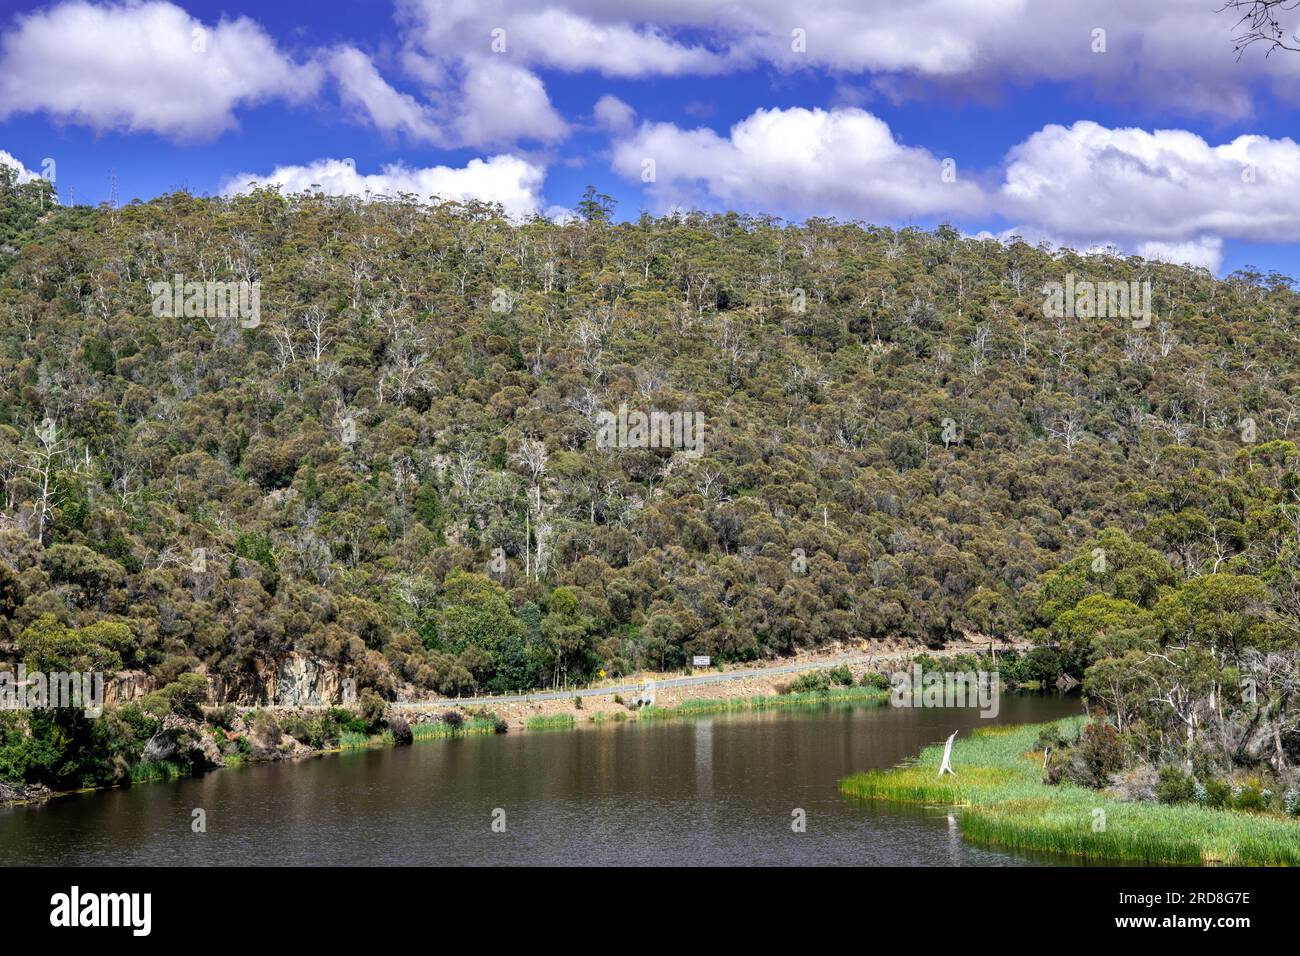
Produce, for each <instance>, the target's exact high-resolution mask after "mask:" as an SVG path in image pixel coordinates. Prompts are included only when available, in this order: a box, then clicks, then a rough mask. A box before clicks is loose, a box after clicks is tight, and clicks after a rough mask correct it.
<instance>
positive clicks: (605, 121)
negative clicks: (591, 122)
mask: <svg viewBox="0 0 1300 956" xmlns="http://www.w3.org/2000/svg"><path fill="white" fill-rule="evenodd" d="M592 115H593V116H594V117H595V118H596V123H597V125H599V126H600V127H601V129H606V130H609V131H610V132H615V133H622V132H624V131H626V130H628V129H631V127H632V121H633V120H634V119H636V110H634V109H632V107H630V106H628V105H627V104H626V103H624V102H623V101H622V100H620V99H619V98H618V97H617V96H611V95H610V94H608V93H607V94H605V95H604V96H602V97H601V98H600V99H598V100H596V105H595V107H594V108H593V109H592Z"/></svg>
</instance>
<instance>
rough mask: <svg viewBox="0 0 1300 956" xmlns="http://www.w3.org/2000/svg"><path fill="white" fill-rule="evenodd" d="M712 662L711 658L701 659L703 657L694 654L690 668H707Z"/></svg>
mask: <svg viewBox="0 0 1300 956" xmlns="http://www.w3.org/2000/svg"><path fill="white" fill-rule="evenodd" d="M712 662H713V661H712V658H709V657H703V656H701V655H699V654H696V655H695V657H693V658H692V659H691V666H692V667H708V666H709V665H710V664H711V663H712Z"/></svg>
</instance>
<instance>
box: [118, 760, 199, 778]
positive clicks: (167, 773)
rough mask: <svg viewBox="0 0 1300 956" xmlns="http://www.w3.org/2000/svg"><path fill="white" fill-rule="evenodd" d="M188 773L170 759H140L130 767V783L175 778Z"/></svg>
mask: <svg viewBox="0 0 1300 956" xmlns="http://www.w3.org/2000/svg"><path fill="white" fill-rule="evenodd" d="M187 773H189V771H188V770H187V769H185V768H184V767H182V766H181V765H180V764H177V763H173V762H172V761H170V760H142V761H140V763H137V764H134V765H132V767H131V782H132V783H147V782H149V781H151V780H175V779H176V778H177V777H181V776H184V775H185V774H187Z"/></svg>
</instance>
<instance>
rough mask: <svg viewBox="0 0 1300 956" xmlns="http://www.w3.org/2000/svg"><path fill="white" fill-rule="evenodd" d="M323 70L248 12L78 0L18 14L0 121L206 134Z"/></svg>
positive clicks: (290, 93)
mask: <svg viewBox="0 0 1300 956" xmlns="http://www.w3.org/2000/svg"><path fill="white" fill-rule="evenodd" d="M321 78H322V70H321V68H320V67H319V66H318V65H317V64H315V63H305V64H301V65H300V64H297V63H295V62H294V61H293V60H292V59H290V58H289V57H288V56H287V55H285V54H284V53H283V52H281V51H280V49H279V48H278V47H277V45H276V43H275V41H274V40H272V39H271V37H269V36H268V35H267V34H266V32H265V31H264V30H262V28H261V27H260V26H258V25H257V24H256V23H254V22H253V21H251V20H249V19H247V18H245V17H240V18H239V19H236V20H222V21H221V22H219V23H217V24H215V25H209V24H204V23H203V22H202V21H200V20H197V19H195V18H194V17H192V16H190V15H189V14H188V13H186V12H185V11H184V10H182V9H181V8H180V7H178V6H175V5H174V4H171V3H166V2H149V3H142V2H138V0H132V2H126V3H122V4H104V5H94V4H91V3H86V2H82V0H72V2H66V3H61V4H58V5H57V6H54V7H51V8H49V9H46V10H41V11H37V12H34V13H30V14H26V15H24V16H20V17H18V18H17V20H16V21H15V25H14V28H13V29H12V30H11V31H10V32H8V33H6V34H5V35H4V37H3V38H2V39H0V120H5V119H7V118H9V117H10V116H13V115H15V114H18V113H29V112H45V113H48V114H49V115H51V116H52V117H54V118H55V119H57V120H59V121H62V122H68V123H76V124H79V125H84V126H89V127H91V128H93V129H96V130H128V131H132V132H135V131H149V132H154V133H160V134H162V135H164V136H169V137H174V138H177V139H183V140H209V139H212V138H213V137H215V136H217V135H219V134H220V133H222V132H223V131H225V130H227V129H230V128H232V127H233V126H235V125H236V119H235V110H236V108H237V107H240V106H247V105H251V104H256V103H260V102H263V101H266V100H270V99H277V98H283V99H288V100H291V101H300V100H302V99H304V98H305V97H307V96H309V95H310V94H312V93H313V92H315V90H316V89H317V88H318V87H319V85H320V81H321Z"/></svg>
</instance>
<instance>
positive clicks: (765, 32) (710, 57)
mask: <svg viewBox="0 0 1300 956" xmlns="http://www.w3.org/2000/svg"><path fill="white" fill-rule="evenodd" d="M1277 13H1278V15H1279V16H1280V17H1281V19H1282V22H1283V24H1284V26H1286V27H1297V26H1300V10H1296V9H1285V10H1278V11H1277ZM399 18H400V19H401V21H402V23H403V26H404V29H405V30H406V31H407V35H408V36H409V37H410V38H411V42H412V43H414V44H416V45H418V46H420V47H422V48H423V49H424V50H426V51H428V52H429V53H431V54H433V55H439V56H440V55H445V53H446V51H463V52H468V53H477V52H485V51H487V50H488V49H489V48H490V44H491V43H492V42H493V38H494V35H495V37H496V39H497V41H498V42H499V43H504V44H505V52H506V54H507V55H509V56H510V57H511V58H512V59H513V60H514V61H515V62H517V63H520V64H522V65H524V66H540V67H546V68H551V69H558V70H564V71H573V72H577V71H588V70H590V71H595V72H598V73H600V74H602V75H604V76H611V77H641V76H679V75H699V76H703V75H711V74H717V73H723V72H728V71H734V70H741V69H747V68H750V67H753V66H755V65H759V64H772V65H776V66H777V67H779V68H781V69H790V70H798V69H809V68H811V69H823V70H829V71H832V72H839V73H843V74H855V73H871V74H874V76H875V80H874V82H873V83H872V84H870V85H871V86H873V87H874V88H875V89H877V90H889V91H892V92H891V94H890V95H895V96H898V95H904V96H905V95H910V94H917V95H920V94H923V93H924V92H925V91H926V90H927V89H930V88H932V87H935V86H938V87H942V88H944V89H946V90H949V91H952V90H963V91H972V92H973V91H979V90H996V89H1001V88H1004V87H1006V86H1007V85H1009V84H1011V85H1014V84H1022V83H1035V82H1039V81H1044V80H1046V81H1053V82H1061V83H1067V84H1073V85H1077V86H1080V87H1086V88H1087V89H1088V90H1090V91H1093V92H1096V93H1097V94H1099V95H1102V96H1104V97H1108V98H1111V99H1116V100H1121V101H1127V102H1134V103H1142V104H1145V105H1148V106H1153V105H1163V106H1173V107H1176V108H1180V109H1184V110H1186V111H1187V112H1189V113H1197V114H1207V115H1221V116H1232V117H1240V116H1244V115H1248V114H1249V113H1250V112H1251V109H1252V99H1253V89H1252V87H1254V86H1266V87H1271V88H1272V89H1273V91H1274V92H1275V93H1278V94H1280V95H1282V96H1285V97H1289V98H1297V97H1298V96H1300V58H1295V57H1291V58H1287V57H1271V58H1268V59H1265V58H1264V57H1263V56H1262V50H1252V51H1248V53H1247V55H1246V56H1245V57H1243V58H1242V59H1241V61H1240V62H1239V61H1238V59H1237V56H1236V53H1235V51H1234V48H1233V46H1234V44H1233V37H1234V35H1235V34H1236V33H1237V32H1238V31H1237V28H1236V26H1235V19H1236V18H1235V17H1234V16H1233V15H1232V13H1231V12H1230V11H1229V12H1220V11H1219V10H1218V9H1217V6H1216V5H1215V4H1212V3H1211V4H1206V3H1204V2H1203V0H1090V2H1089V3H1078V2H1077V0H984V2H980V3H971V2H970V0H911V2H909V3H903V4H900V3H896V2H893V0H793V2H792V0H748V2H746V3H743V4H740V3H735V4H719V3H715V2H713V0H675V2H673V3H671V4H664V3H663V2H662V0H401V2H400V3H399ZM652 24H653V25H652ZM494 31H498V32H496V33H495V34H494ZM1099 31H1100V32H1099Z"/></svg>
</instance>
